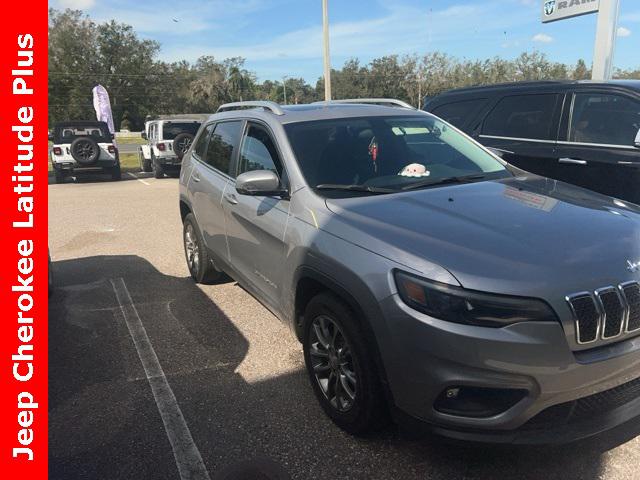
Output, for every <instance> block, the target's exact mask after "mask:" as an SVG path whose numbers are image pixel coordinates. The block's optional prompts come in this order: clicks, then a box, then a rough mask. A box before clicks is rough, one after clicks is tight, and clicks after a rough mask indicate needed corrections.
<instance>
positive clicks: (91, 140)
mask: <svg viewBox="0 0 640 480" xmlns="http://www.w3.org/2000/svg"><path fill="white" fill-rule="evenodd" d="M49 140H50V141H52V142H53V146H52V147H51V166H52V167H53V173H54V175H55V180H56V183H63V182H64V179H65V177H66V176H69V175H72V174H73V173H74V172H77V171H96V170H102V171H104V172H106V173H109V174H110V175H111V178H112V179H113V180H120V178H121V175H122V174H121V172H120V157H119V155H118V149H117V148H116V146H115V145H114V143H113V135H112V134H111V133H110V132H109V127H107V124H106V123H105V122H92V121H88V122H87V121H76V122H62V123H57V124H55V126H54V127H53V131H52V132H51V133H50V134H49Z"/></svg>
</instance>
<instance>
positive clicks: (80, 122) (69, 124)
mask: <svg viewBox="0 0 640 480" xmlns="http://www.w3.org/2000/svg"><path fill="white" fill-rule="evenodd" d="M65 127H104V128H108V127H107V124H106V123H105V122H98V121H97V120H93V121H92V120H77V121H75V122H72V121H68V122H58V123H56V124H54V125H53V128H65Z"/></svg>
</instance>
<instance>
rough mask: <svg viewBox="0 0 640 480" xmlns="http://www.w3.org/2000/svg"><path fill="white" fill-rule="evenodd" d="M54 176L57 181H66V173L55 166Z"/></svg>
mask: <svg viewBox="0 0 640 480" xmlns="http://www.w3.org/2000/svg"><path fill="white" fill-rule="evenodd" d="M53 176H54V178H55V180H56V183H64V177H65V174H64V172H63V171H62V170H61V169H59V168H54V169H53Z"/></svg>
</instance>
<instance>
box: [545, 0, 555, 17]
mask: <svg viewBox="0 0 640 480" xmlns="http://www.w3.org/2000/svg"><path fill="white" fill-rule="evenodd" d="M555 9H556V0H549V1H548V2H544V14H545V15H553V12H554V11H555Z"/></svg>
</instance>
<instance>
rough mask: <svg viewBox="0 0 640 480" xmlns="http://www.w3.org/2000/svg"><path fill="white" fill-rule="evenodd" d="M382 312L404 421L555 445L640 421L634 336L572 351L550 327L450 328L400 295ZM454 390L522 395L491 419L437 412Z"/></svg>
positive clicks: (453, 433) (556, 327)
mask: <svg viewBox="0 0 640 480" xmlns="http://www.w3.org/2000/svg"><path fill="white" fill-rule="evenodd" d="M380 306H381V308H382V315H383V318H384V319H385V323H386V324H387V325H386V327H387V329H388V331H390V332H393V335H392V336H391V338H387V339H385V340H383V341H382V342H381V343H382V345H381V352H382V355H383V361H384V364H385V369H386V373H387V380H388V383H389V387H390V389H391V393H392V395H393V399H394V402H395V404H396V407H397V409H398V410H399V412H400V415H399V416H400V417H401V419H404V420H407V419H409V420H413V421H415V422H416V423H419V424H421V426H423V427H425V428H427V429H429V430H431V431H434V432H436V433H439V434H442V435H446V436H449V437H453V438H459V439H465V440H477V441H491V442H509V443H512V442H515V443H555V442H570V441H574V440H578V439H580V438H585V437H589V436H592V435H595V434H598V433H600V432H602V431H604V430H609V429H612V428H614V427H616V426H619V425H621V424H623V423H626V422H629V421H633V420H635V419H637V418H639V417H640V399H639V398H638V397H639V396H640V379H639V377H640V336H637V337H634V338H630V339H627V340H625V341H622V342H619V343H616V344H610V345H607V346H605V347H601V348H598V349H593V350H588V351H582V352H573V351H571V349H570V348H569V346H568V344H567V341H566V335H565V333H564V331H563V329H562V326H561V325H560V323H556V322H526V323H520V324H515V325H511V326H509V327H504V328H485V327H474V326H468V325H459V324H453V323H449V322H445V321H441V320H438V319H434V318H431V317H429V316H427V315H424V314H421V313H420V312H417V311H415V310H413V309H411V308H409V307H407V306H406V305H405V304H404V303H403V302H402V300H401V299H400V298H399V297H398V295H392V296H390V297H388V298H387V299H385V300H384V301H383V302H381V303H380ZM385 357H386V358H385ZM451 387H479V388H492V389H522V390H526V391H527V394H526V395H525V396H524V398H522V399H521V400H519V401H517V403H515V404H514V405H513V406H511V407H510V408H508V409H507V410H505V411H503V412H501V413H499V414H497V415H493V416H491V417H481V418H478V417H475V418H474V417H469V416H459V415H452V414H446V413H442V412H439V411H437V410H436V409H435V408H434V403H435V402H436V399H437V398H438V397H439V396H440V395H441V394H442V392H443V391H445V390H446V389H448V388H451ZM578 399H583V400H578ZM608 399H609V400H610V401H609V400H608ZM576 400H578V401H577V402H576ZM589 406H592V407H593V408H592V409H589V408H587V407H589ZM576 409H577V410H576ZM576 411H578V412H582V413H581V415H575V412H576ZM584 412H586V413H584ZM572 413H573V414H572ZM549 418H550V419H551V420H550V421H548V419H549Z"/></svg>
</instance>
